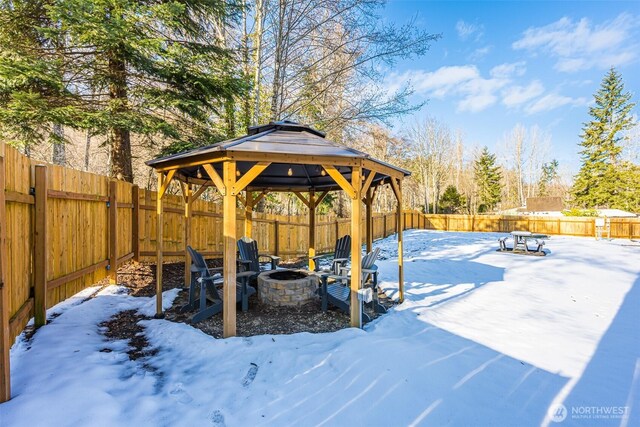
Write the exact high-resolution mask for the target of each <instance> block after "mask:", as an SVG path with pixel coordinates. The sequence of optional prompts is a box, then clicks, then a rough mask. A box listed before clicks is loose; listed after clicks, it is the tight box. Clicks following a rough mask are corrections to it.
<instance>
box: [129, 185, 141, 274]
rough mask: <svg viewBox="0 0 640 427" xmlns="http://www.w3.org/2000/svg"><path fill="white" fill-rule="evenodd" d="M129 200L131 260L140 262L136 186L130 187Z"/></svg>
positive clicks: (138, 201)
mask: <svg viewBox="0 0 640 427" xmlns="http://www.w3.org/2000/svg"><path fill="white" fill-rule="evenodd" d="M131 202H132V203H133V210H132V211H131V240H132V241H131V251H132V252H133V260H134V261H136V262H140V195H139V192H138V186H137V185H134V186H133V187H132V188H131Z"/></svg>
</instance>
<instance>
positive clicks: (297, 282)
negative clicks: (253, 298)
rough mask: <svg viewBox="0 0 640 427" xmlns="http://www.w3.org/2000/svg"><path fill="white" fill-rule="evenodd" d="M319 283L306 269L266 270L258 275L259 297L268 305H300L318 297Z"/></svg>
mask: <svg viewBox="0 0 640 427" xmlns="http://www.w3.org/2000/svg"><path fill="white" fill-rule="evenodd" d="M318 283H319V282H318V277H317V276H315V275H313V274H310V273H309V272H308V271H305V270H277V271H265V272H264V273H260V275H259V276H258V298H260V301H261V302H263V303H265V304H268V305H273V306H293V307H299V306H301V305H304V304H306V303H308V302H311V301H312V300H313V299H314V298H316V289H318Z"/></svg>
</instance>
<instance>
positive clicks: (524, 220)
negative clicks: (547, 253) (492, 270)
mask: <svg viewBox="0 0 640 427" xmlns="http://www.w3.org/2000/svg"><path fill="white" fill-rule="evenodd" d="M404 215H405V218H404V223H405V229H409V228H422V229H428V230H442V231H480V232H498V233H508V232H510V231H512V230H528V231H531V232H534V233H542V234H551V235H565V236H583V237H593V236H595V234H596V226H595V218H593V217H551V216H523V215H512V216H511V215H435V214H428V215H425V214H422V213H419V212H414V211H405V213H404ZM609 226H610V233H611V235H610V237H611V238H614V239H640V218H609Z"/></svg>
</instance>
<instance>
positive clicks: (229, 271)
mask: <svg viewBox="0 0 640 427" xmlns="http://www.w3.org/2000/svg"><path fill="white" fill-rule="evenodd" d="M222 172H223V173H222V179H223V181H224V190H225V191H224V194H223V199H222V212H223V213H222V218H223V220H222V221H223V236H224V238H223V264H222V266H223V270H222V277H223V281H224V283H223V288H222V293H223V297H222V298H223V300H224V302H223V307H222V336H223V337H224V338H228V337H233V336H235V335H236V194H235V192H234V191H233V187H234V185H235V183H236V162H235V161H232V160H229V161H226V162H224V163H223V165H222Z"/></svg>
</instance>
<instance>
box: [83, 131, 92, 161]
mask: <svg viewBox="0 0 640 427" xmlns="http://www.w3.org/2000/svg"><path fill="white" fill-rule="evenodd" d="M90 153H91V131H90V130H89V129H87V138H86V141H85V145H84V170H85V171H88V170H89V154H90Z"/></svg>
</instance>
